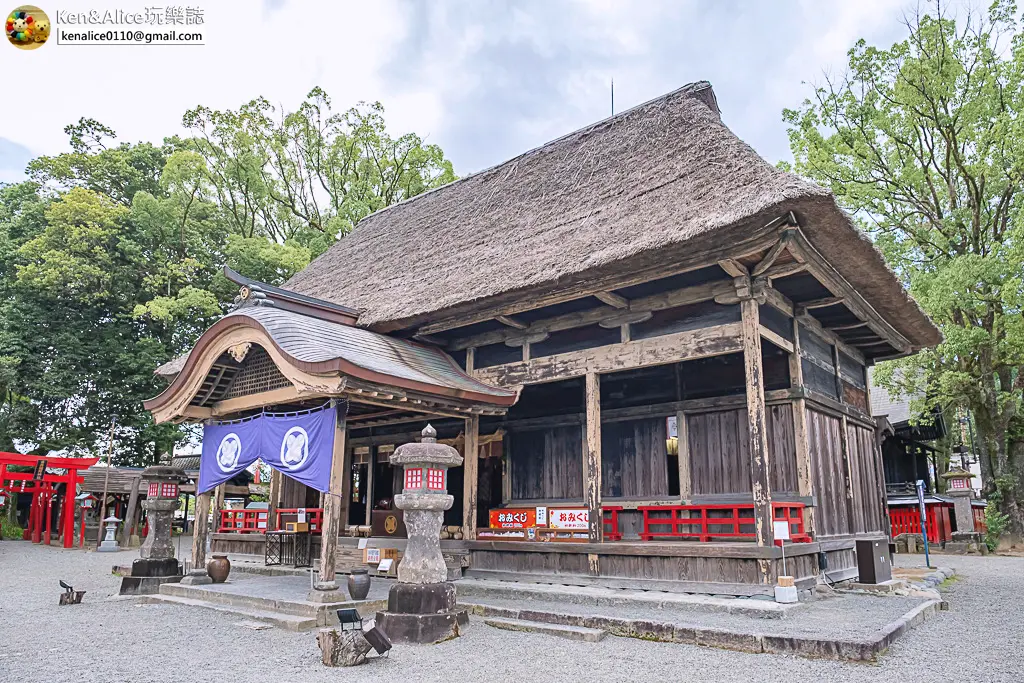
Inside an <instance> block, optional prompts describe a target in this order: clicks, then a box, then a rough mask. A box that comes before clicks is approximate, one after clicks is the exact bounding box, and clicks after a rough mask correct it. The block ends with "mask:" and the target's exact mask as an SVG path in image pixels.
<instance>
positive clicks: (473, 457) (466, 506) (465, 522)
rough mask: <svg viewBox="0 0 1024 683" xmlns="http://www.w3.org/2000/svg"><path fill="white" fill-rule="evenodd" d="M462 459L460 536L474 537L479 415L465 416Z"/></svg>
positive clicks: (472, 538)
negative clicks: (464, 438)
mask: <svg viewBox="0 0 1024 683" xmlns="http://www.w3.org/2000/svg"><path fill="white" fill-rule="evenodd" d="M463 451H465V452H464V453H463V456H462V457H463V461H462V537H463V539H465V540H467V541H472V540H475V539H476V506H477V484H478V482H479V474H478V473H479V465H480V416H479V415H471V416H470V417H468V418H466V440H465V445H464V446H463Z"/></svg>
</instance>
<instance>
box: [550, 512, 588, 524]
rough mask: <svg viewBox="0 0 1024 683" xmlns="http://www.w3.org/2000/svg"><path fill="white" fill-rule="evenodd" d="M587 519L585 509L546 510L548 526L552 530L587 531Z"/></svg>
mask: <svg viewBox="0 0 1024 683" xmlns="http://www.w3.org/2000/svg"><path fill="white" fill-rule="evenodd" d="M589 519H590V515H589V514H587V509H586V508H573V509H569V508H565V509H559V508H548V526H549V527H551V528H552V529H587V528H588V527H589V522H588V520H589Z"/></svg>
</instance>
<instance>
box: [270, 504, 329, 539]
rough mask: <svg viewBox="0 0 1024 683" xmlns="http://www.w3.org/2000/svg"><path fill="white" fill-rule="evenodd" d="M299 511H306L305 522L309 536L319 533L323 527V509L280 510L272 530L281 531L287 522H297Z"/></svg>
mask: <svg viewBox="0 0 1024 683" xmlns="http://www.w3.org/2000/svg"><path fill="white" fill-rule="evenodd" d="M299 510H305V511H306V522H307V523H308V524H309V532H310V533H311V534H318V533H320V527H321V526H322V525H323V519H324V509H323V508H281V509H280V510H278V511H277V520H275V523H274V528H275V529H283V528H284V526H285V524H287V523H288V522H297V521H298V520H299ZM282 517H283V518H284V519H282Z"/></svg>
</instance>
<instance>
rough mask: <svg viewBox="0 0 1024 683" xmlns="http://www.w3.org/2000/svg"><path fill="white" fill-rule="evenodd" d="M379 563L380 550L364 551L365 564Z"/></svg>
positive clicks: (368, 549) (369, 549) (370, 549)
mask: <svg viewBox="0 0 1024 683" xmlns="http://www.w3.org/2000/svg"><path fill="white" fill-rule="evenodd" d="M378 562H380V548H367V549H366V564H377V563H378Z"/></svg>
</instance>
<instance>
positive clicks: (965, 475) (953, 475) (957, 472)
mask: <svg viewBox="0 0 1024 683" xmlns="http://www.w3.org/2000/svg"><path fill="white" fill-rule="evenodd" d="M941 476H942V478H943V479H947V480H948V479H973V478H974V475H973V474H971V473H970V472H968V471H967V470H965V469H964V468H963V467H959V466H958V467H952V468H950V470H949V471H948V472H945V473H943V474H942V475H941Z"/></svg>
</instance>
